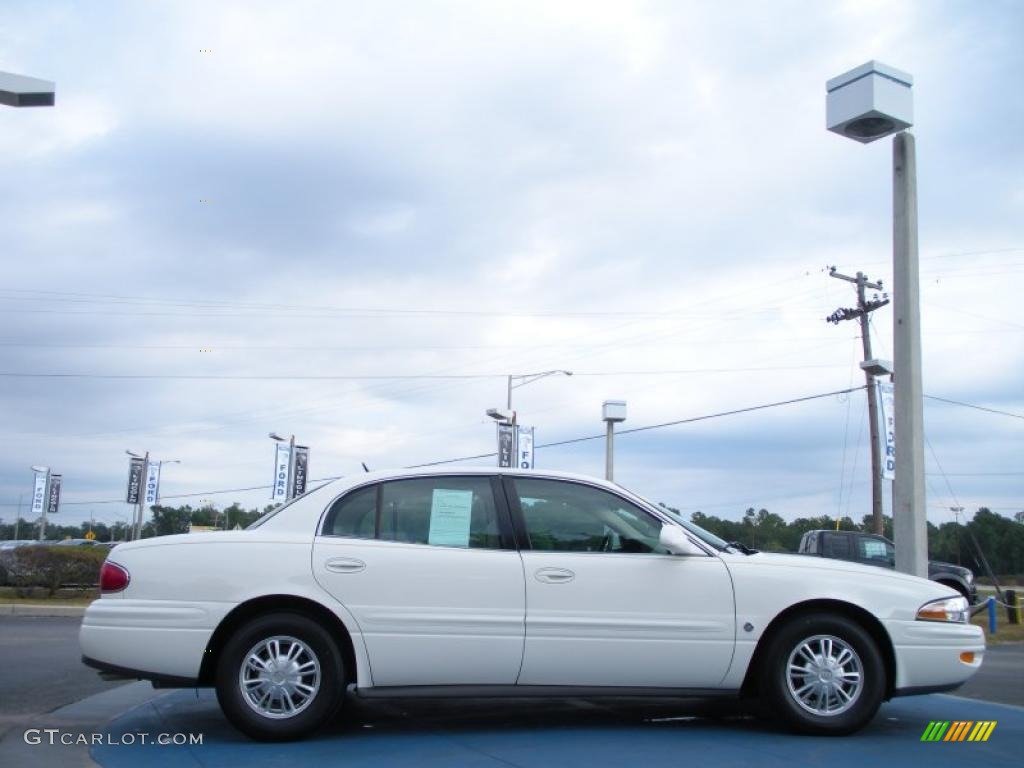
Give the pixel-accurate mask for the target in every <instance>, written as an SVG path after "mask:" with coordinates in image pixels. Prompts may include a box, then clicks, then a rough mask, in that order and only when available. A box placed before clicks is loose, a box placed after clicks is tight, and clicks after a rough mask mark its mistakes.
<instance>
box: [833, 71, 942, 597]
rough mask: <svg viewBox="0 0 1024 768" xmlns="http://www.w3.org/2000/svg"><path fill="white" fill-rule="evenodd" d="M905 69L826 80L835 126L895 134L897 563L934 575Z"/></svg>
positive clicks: (859, 134)
mask: <svg viewBox="0 0 1024 768" xmlns="http://www.w3.org/2000/svg"><path fill="white" fill-rule="evenodd" d="M913 83H914V79H913V78H912V77H911V76H910V75H908V74H907V73H906V72H901V71H900V70H898V69H894V68H893V67H889V66H887V65H885V64H882V63H880V62H877V61H869V62H867V63H866V64H863V65H861V66H859V67H856V68H855V69H852V70H850V71H849V72H846V73H844V74H842V75H839V76H838V77H834V78H832V79H831V80H829V81H828V83H827V84H826V90H827V91H828V96H827V98H826V125H827V127H828V129H829V130H830V131H833V132H835V133H838V134H839V135H840V136H845V137H847V138H850V139H853V140H854V141H858V142H861V143H862V144H868V143H870V142H872V141H876V140H878V139H881V138H883V137H885V136H889V135H893V144H892V147H893V169H892V170H893V337H894V338H893V341H894V344H893V348H894V349H893V352H894V354H893V358H894V359H893V363H894V371H893V382H894V387H895V411H896V414H895V422H896V423H895V437H896V474H895V479H894V481H893V489H892V500H893V504H892V507H893V509H892V517H893V539H894V542H895V545H896V570H898V571H902V572H904V573H911V574H914V575H916V576H921V577H927V575H928V537H927V518H926V513H925V505H924V399H923V392H922V385H921V307H920V295H919V294H920V291H919V285H918V277H919V275H918V254H917V167H916V158H915V153H914V136H913V135H912V134H909V133H907V132H906V131H905V130H904V129H905V128H909V127H911V126H912V125H913V123H914V102H913V95H912V94H911V87H912V86H913Z"/></svg>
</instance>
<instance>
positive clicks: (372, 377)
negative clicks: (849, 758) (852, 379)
mask: <svg viewBox="0 0 1024 768" xmlns="http://www.w3.org/2000/svg"><path fill="white" fill-rule="evenodd" d="M837 367H845V366H838V365H828V364H824V365H781V366H763V367H742V368H680V369H673V370H660V371H659V370H655V371H583V372H578V373H577V372H574V373H573V375H574V376H674V375H680V374H691V373H737V372H738V373H751V372H759V371H793V370H807V369H812V368H837ZM0 376H3V377H7V378H18V379H131V380H136V379H147V380H148V379H160V380H164V379H167V380H186V379H195V380H201V381H211V380H212V381H405V380H433V379H440V380H447V379H504V378H507V377H508V374H507V373H444V374H433V373H408V374H399V373H394V374H338V375H333V374H315V375H294V374H290V375H280V376H279V375H261V374H204V373H197V374H192V373H185V374H175V373H23V372H20V371H0Z"/></svg>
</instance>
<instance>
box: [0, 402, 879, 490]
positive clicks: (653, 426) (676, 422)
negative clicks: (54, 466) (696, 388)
mask: <svg viewBox="0 0 1024 768" xmlns="http://www.w3.org/2000/svg"><path fill="white" fill-rule="evenodd" d="M863 388H864V387H851V388H849V389H839V390H835V391H834V392H823V393H821V394H817V395H806V396H804V397H795V398H791V399H789V400H779V401H777V402H774V403H763V404H761V405H753V406H748V407H746V408H736V409H733V410H729V411H719V412H718V413H709V414H706V415H704V416H691V417H690V418H686V419H676V420H674V421H665V422H661V423H660V424H649V425H647V426H643V427H633V428H632V429H624V430H622V431H620V432H618V433H616V434H619V435H628V434H633V433H636V432H647V431H650V430H653V429H663V428H665V427H674V426H678V425H680V424H693V423H696V422H699V421H707V420H709V419H717V418H721V417H723V416H736V415H738V414H741V413H753V412H754V411H763V410H766V409H768V408H778V407H780V406H783V405H794V404H796V403H805V402H808V401H811V400H819V399H821V398H825V397H834V396H836V395H844V394H848V393H850V392H856V391H857V390H859V389H863ZM604 437H605V435H604V433H601V434H598V435H587V436H586V437H575V438H570V439H569V440H559V441H556V442H553V443H542V444H540V445H538V446H537V448H554V447H557V446H561V445H572V444H574V443H582V442H586V441H589V440H599V439H603V438H604ZM492 456H497V452H494V451H492V452H490V453H479V454H476V455H474V456H460V457H458V458H454V459H443V460H441V461H431V462H426V463H424V464H412V465H409V466H407V467H404V468H405V469H419V468H421V467H435V466H439V465H442V464H455V463H457V462H460V461H471V460H474V459H486V458H490V457H492ZM339 477H342V475H338V476H337V477H325V478H318V479H316V480H311V481H310V482H328V481H331V480H337V479H338V478H339ZM270 487H271V486H270V485H254V486H250V487H248V488H229V489H226V490H219V491H202V492H200V493H181V494H172V495H167V496H162V497H161V498H164V499H184V498H191V497H195V496H213V495H218V494H225V493H242V492H245V491H260V490H266V489H269V488H270ZM61 503H62V504H64V505H68V506H70V505H88V504H124V503H125V502H124V501H123V500H122V499H106V500H101V501H64V502H61ZM0 506H5V507H10V506H15V505H14V504H7V503H5V504H0Z"/></svg>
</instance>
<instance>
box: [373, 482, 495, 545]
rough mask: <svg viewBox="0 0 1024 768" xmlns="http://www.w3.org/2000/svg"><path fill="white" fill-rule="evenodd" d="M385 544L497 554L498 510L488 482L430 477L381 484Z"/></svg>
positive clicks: (381, 523)
mask: <svg viewBox="0 0 1024 768" xmlns="http://www.w3.org/2000/svg"><path fill="white" fill-rule="evenodd" d="M379 537H380V538H381V539H385V540H387V541H402V542H408V543H410V544H433V545H435V546H441V547H468V548H482V549H500V548H501V525H500V522H499V519H498V509H497V506H496V505H495V502H494V494H493V492H492V491H491V482H490V479H489V478H487V477H431V478H422V479H419V478H417V479H411V480H395V481H393V482H390V483H384V485H383V489H382V492H381V506H380V533H379Z"/></svg>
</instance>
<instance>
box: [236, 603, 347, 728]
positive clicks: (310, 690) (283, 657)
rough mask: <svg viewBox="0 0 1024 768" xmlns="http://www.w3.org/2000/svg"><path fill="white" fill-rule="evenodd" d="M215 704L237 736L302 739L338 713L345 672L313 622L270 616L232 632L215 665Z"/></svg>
mask: <svg viewBox="0 0 1024 768" xmlns="http://www.w3.org/2000/svg"><path fill="white" fill-rule="evenodd" d="M216 682H217V701H218V702H220V706H221V709H222V710H223V711H224V714H225V716H226V717H227V718H228V720H229V721H230V722H231V724H232V725H234V726H235V727H236V728H237V729H238V730H240V731H241V732H242V733H244V734H246V735H247V736H251V737H252V738H254V739H259V740H262V741H284V740H287V739H296V738H299V737H302V736H305V735H307V734H309V733H311V732H312V731H314V730H316V729H317V728H318V727H320V726H321V725H323V724H324V723H325V722H326V721H327V720H328V719H330V718H331V717H332V716H333V715H334V714H335V713H336V712H337V710H338V707H339V706H340V705H341V702H342V700H343V698H344V695H345V666H344V662H343V660H342V656H341V653H340V652H339V650H338V647H337V645H336V644H335V642H334V640H333V639H332V638H331V636H330V634H329V633H328V632H327V630H326V629H324V627H323V626H321V625H320V624H319V623H317V622H316V621H314V620H313V619H311V618H309V617H307V616H303V615H302V614H297V613H275V614H271V615H268V616H262V617H260V618H256V619H253V620H252V621H250V622H248V623H247V624H244V625H243V626H242V627H241V628H240V629H239V630H238V631H236V632H235V633H234V634H233V635H232V637H231V639H230V640H228V642H227V644H226V645H225V646H224V649H223V651H222V652H221V654H220V658H219V661H218V664H217V681H216Z"/></svg>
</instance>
